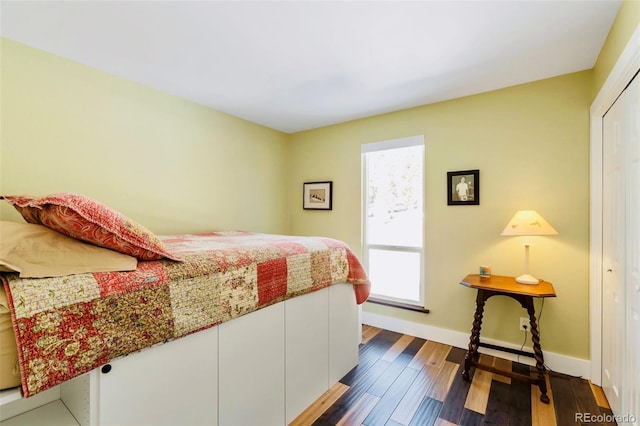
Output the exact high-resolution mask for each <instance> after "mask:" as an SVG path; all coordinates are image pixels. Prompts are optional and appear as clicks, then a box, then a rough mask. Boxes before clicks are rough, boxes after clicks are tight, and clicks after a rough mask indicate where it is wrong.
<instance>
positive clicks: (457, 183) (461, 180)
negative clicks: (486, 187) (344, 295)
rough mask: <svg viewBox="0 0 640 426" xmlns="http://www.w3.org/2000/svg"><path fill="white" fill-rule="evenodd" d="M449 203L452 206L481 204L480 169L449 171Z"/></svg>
mask: <svg viewBox="0 0 640 426" xmlns="http://www.w3.org/2000/svg"><path fill="white" fill-rule="evenodd" d="M447 204H448V205H450V206H477V205H479V204H480V170H461V171H458V172H447Z"/></svg>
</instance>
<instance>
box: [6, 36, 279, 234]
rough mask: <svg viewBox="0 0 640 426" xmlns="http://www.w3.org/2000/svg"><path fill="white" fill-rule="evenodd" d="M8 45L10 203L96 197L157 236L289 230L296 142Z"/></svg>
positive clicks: (8, 213)
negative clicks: (291, 155)
mask: <svg viewBox="0 0 640 426" xmlns="http://www.w3.org/2000/svg"><path fill="white" fill-rule="evenodd" d="M0 41H1V46H0V47H1V52H2V65H1V66H2V69H1V76H2V77H1V78H2V80H1V83H2V88H1V90H2V92H1V108H2V114H1V122H0V125H1V139H0V143H1V144H2V145H1V150H0V151H1V157H0V192H1V193H2V194H5V195H8V194H29V195H44V194H50V193H55V192H77V193H82V194H86V195H88V196H90V197H93V198H96V199H98V200H100V201H102V202H104V203H106V204H107V205H110V206H112V207H114V208H115V209H117V210H119V211H121V212H122V213H123V214H125V215H127V216H129V217H131V218H133V219H135V220H137V221H139V222H140V223H141V224H143V225H144V226H146V227H148V228H149V229H151V230H152V231H154V232H157V233H165V234H166V233H181V232H198V231H205V230H229V229H242V230H250V231H258V232H273V233H285V232H286V231H287V229H288V224H287V208H286V199H287V193H286V187H285V182H286V178H287V175H286V167H287V164H288V162H287V139H286V138H287V135H285V134H283V133H280V132H277V131H274V130H271V129H268V128H266V127H262V126H259V125H256V124H253V123H250V122H247V121H244V120H241V119H238V118H235V117H232V116H230V115H227V114H223V113H220V112H217V111H214V110H212V109H209V108H205V107H203V106H199V105H196V104H194V103H191V102H188V101H185V100H182V99H179V98H177V97H174V96H171V95H168V94H165V93H162V92H160V91H157V90H153V89H150V88H148V87H145V86H142V85H139V84H136V83H133V82H130V81H127V80H124V79H122V78H119V77H116V76H113V75H110V74H107V73H104V72H101V71H98V70H96V69H93V68H90V67H87V66H84V65H81V64H78V63H76V62H72V61H69V60H67V59H64V58H61V57H58V56H54V55H52V54H49V53H46V52H43V51H41V50H37V49H34V48H31V47H27V46H25V45H23V44H20V43H16V42H14V41H10V40H8V39H4V38H3V39H0ZM0 217H2V218H3V219H10V220H22V219H21V218H20V216H19V215H18V214H17V213H16V212H15V211H14V209H13V208H11V207H10V206H8V205H7V203H4V202H0Z"/></svg>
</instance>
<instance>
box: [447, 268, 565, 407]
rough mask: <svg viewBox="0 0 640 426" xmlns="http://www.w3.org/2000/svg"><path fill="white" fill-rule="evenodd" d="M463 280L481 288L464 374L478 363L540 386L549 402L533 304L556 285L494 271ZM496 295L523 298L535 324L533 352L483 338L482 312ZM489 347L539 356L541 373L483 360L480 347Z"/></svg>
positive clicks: (468, 285) (521, 301)
mask: <svg viewBox="0 0 640 426" xmlns="http://www.w3.org/2000/svg"><path fill="white" fill-rule="evenodd" d="M460 284H462V285H464V286H467V287H469V288H475V289H476V290H477V291H478V294H477V296H476V313H475V315H474V317H473V328H472V329H471V337H470V339H469V349H468V350H467V353H466V355H465V358H464V371H463V372H462V377H463V378H464V379H465V380H469V370H470V369H471V367H476V368H478V369H481V370H486V371H490V372H492V373H496V374H501V375H504V376H507V377H511V378H512V379H516V380H524V381H528V382H529V383H531V384H536V385H538V386H539V387H540V392H541V395H540V401H542V402H544V403H546V404H548V403H549V397H548V396H547V382H546V381H545V378H544V373H545V368H544V357H543V355H542V349H541V348H540V332H539V331H538V324H537V321H536V315H535V308H534V305H533V298H534V297H556V293H555V291H554V290H553V285H552V284H551V283H550V282H547V281H540V284H537V285H536V284H533V285H531V284H520V283H517V282H516V280H515V278H514V277H505V276H499V275H492V276H491V277H488V278H482V277H480V275H477V274H473V275H467V276H466V277H465V278H464V279H463V280H462V281H460ZM493 296H507V297H511V298H512V299H515V300H517V301H518V302H520V305H522V307H523V308H524V309H526V310H527V313H528V314H529V323H530V325H531V329H530V331H531V341H532V342H533V353H531V352H525V351H521V350H517V349H511V348H506V347H503V346H497V345H491V344H488V343H482V342H480V329H481V327H482V316H483V314H484V304H485V303H486V301H487V300H488V299H489V298H490V297H493ZM481 346H482V347H486V348H490V349H495V350H499V351H504V352H509V353H513V354H518V355H523V356H528V357H531V358H535V360H536V369H537V370H538V374H537V377H536V378H533V377H530V376H526V375H524V374H519V373H514V372H513V371H504V370H500V369H498V368H496V367H493V366H490V365H485V364H482V363H480V362H479V361H478V360H479V357H480V354H479V353H478V348H479V347H481Z"/></svg>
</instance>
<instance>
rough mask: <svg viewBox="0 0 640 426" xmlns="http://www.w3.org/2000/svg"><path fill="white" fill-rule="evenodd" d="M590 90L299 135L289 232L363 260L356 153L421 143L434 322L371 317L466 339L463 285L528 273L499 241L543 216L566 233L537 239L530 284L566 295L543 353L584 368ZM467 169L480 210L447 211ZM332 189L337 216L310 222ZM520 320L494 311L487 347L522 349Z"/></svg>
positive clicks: (512, 242)
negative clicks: (507, 230)
mask: <svg viewBox="0 0 640 426" xmlns="http://www.w3.org/2000/svg"><path fill="white" fill-rule="evenodd" d="M591 90H592V72H591V71H584V72H580V73H575V74H569V75H565V76H561V77H556V78H552V79H548V80H543V81H538V82H534V83H529V84H524V85H520V86H515V87H511V88H507V89H503V90H497V91H493V92H489V93H484V94H480V95H475V96H470V97H465V98H460V99H456V100H452V101H448V102H442V103H437V104H432V105H427V106H422V107H419V108H413V109H409V110H405V111H399V112H395V113H391V114H385V115H381V116H377V117H371V118H366V119H362V120H357V121H353V122H349V123H344V124H340V125H335V126H330V127H325V128H321V129H317V130H312V131H307V132H301V133H297V134H294V135H292V140H291V149H290V156H291V176H290V182H289V191H290V196H289V208H290V220H291V228H290V231H291V233H293V234H326V235H330V236H332V237H335V238H339V239H342V240H344V241H346V242H347V243H348V244H350V245H351V246H352V248H354V249H355V250H357V251H360V250H361V243H360V224H361V216H360V209H361V208H360V188H361V177H360V173H361V164H360V162H361V157H360V145H361V144H363V143H369V142H376V141H380V140H385V139H396V138H401V137H405V136H411V135H424V136H425V145H426V149H425V162H426V163H425V165H426V176H425V200H426V220H425V225H426V229H425V271H426V276H425V280H426V285H425V296H426V307H427V308H429V309H430V310H431V313H430V314H428V315H424V314H418V313H414V312H408V311H403V310H399V309H394V308H388V307H382V306H379V305H371V304H367V305H366V306H365V310H366V311H369V312H375V313H381V314H387V315H392V316H395V317H399V318H403V319H408V320H412V321H416V322H420V323H425V324H429V325H432V326H437V327H442V328H447V329H452V330H457V331H460V332H464V333H467V332H468V331H469V330H470V327H471V321H472V314H473V310H474V304H475V292H474V291H472V290H469V289H467V288H465V287H463V286H461V285H459V284H458V282H459V281H460V279H461V278H462V277H464V276H465V275H466V274H468V273H474V272H476V271H477V270H478V266H479V265H481V264H484V265H491V266H492V268H493V272H494V273H495V274H502V275H517V274H520V273H522V272H523V260H524V249H523V247H522V246H521V245H520V244H521V243H522V241H521V240H520V239H519V238H517V237H501V236H500V233H501V231H502V229H503V228H504V226H505V225H506V224H507V222H508V221H509V219H510V218H511V216H512V215H513V214H514V213H515V211H516V210H520V209H535V210H538V212H539V213H540V214H542V216H543V217H545V218H546V219H547V220H548V221H549V222H550V223H551V224H552V225H553V226H554V227H555V228H556V229H557V230H558V231H559V233H560V234H559V235H558V236H554V237H536V238H535V240H534V241H533V243H534V245H533V246H532V254H531V268H532V271H531V272H532V273H533V274H534V275H536V276H538V277H540V278H544V279H546V280H549V281H551V282H553V283H554V284H555V288H556V291H557V294H558V297H557V298H556V299H548V300H547V301H546V303H545V307H544V314H543V317H542V323H541V327H542V330H543V335H544V341H543V345H544V348H545V349H546V350H550V351H553V352H558V353H563V354H567V355H570V356H575V357H579V358H588V356H589V333H588V322H589V321H588V318H589V316H588V315H589V312H588V292H589V283H588V271H589V269H588V261H589V253H588V248H589V244H588V243H589V228H588V227H589V222H588V219H589V210H588V209H589V204H588V199H589V161H588V159H589V105H590V101H591ZM467 169H480V182H481V192H480V194H481V201H480V205H479V206H447V201H446V173H447V171H454V170H467ZM325 179H326V180H333V182H334V208H333V210H332V211H331V212H323V211H313V212H310V211H303V210H302V207H301V203H302V199H301V193H302V182H304V181H311V180H325ZM538 307H539V305H538ZM524 314H525V311H524V310H522V309H521V308H520V306H519V305H518V304H517V303H516V302H514V301H510V300H499V299H492V300H490V301H489V302H488V303H487V317H486V319H485V324H484V326H483V336H486V337H492V338H497V339H501V340H506V341H511V342H513V343H516V344H521V343H522V333H521V332H519V331H518V323H519V321H518V318H519V317H520V316H526V315H524ZM505 321H508V323H507V324H505V323H504V322H505Z"/></svg>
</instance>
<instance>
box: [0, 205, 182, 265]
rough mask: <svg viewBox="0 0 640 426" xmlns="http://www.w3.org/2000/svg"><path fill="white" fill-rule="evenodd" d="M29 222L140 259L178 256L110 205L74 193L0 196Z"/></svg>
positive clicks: (173, 257) (175, 258)
mask: <svg viewBox="0 0 640 426" xmlns="http://www.w3.org/2000/svg"><path fill="white" fill-rule="evenodd" d="M3 198H4V199H5V200H6V201H7V202H9V203H10V204H11V205H13V206H14V207H15V208H16V210H18V211H19V212H20V214H21V215H22V217H23V218H24V220H26V221H27V222H29V223H35V224H38V225H44V226H46V227H47V228H51V229H53V230H54V231H58V232H60V233H61V234H65V235H67V236H69V237H73V238H76V239H78V240H83V241H86V242H89V243H92V244H95V245H98V246H101V247H106V248H109V249H111V250H115V251H118V252H120V253H124V254H128V255H130V256H133V257H136V258H137V259H140V260H157V259H162V258H163V257H167V258H169V259H173V260H181V259H180V258H178V257H176V256H174V255H172V254H171V253H169V252H168V251H167V250H166V249H165V247H164V245H163V244H162V242H161V241H160V240H159V239H158V237H156V236H155V235H153V234H152V233H151V232H150V231H149V230H148V229H146V228H145V227H143V226H142V225H140V224H138V223H136V222H134V221H133V220H131V219H129V218H128V217H126V216H124V215H122V214H120V213H118V212H117V211H115V210H113V209H111V208H110V207H108V206H106V205H104V204H102V203H100V202H98V201H95V200H92V199H91V198H88V197H85V196H83V195H77V194H68V193H62V194H54V195H48V196H46V197H40V198H33V197H25V196H20V195H15V196H14V195H5V196H0V199H3Z"/></svg>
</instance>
